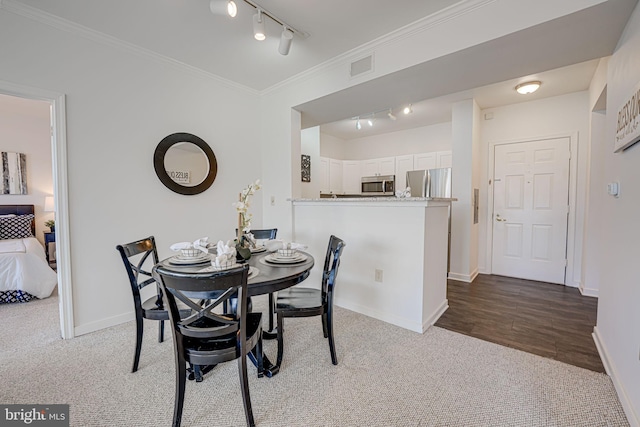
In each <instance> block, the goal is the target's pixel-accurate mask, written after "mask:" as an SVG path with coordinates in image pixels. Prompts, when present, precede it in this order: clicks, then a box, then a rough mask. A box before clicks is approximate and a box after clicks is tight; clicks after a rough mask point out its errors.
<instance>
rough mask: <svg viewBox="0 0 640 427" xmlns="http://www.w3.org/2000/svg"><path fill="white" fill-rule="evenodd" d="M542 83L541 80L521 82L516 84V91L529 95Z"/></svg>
mask: <svg viewBox="0 0 640 427" xmlns="http://www.w3.org/2000/svg"><path fill="white" fill-rule="evenodd" d="M541 84H542V83H540V82H539V81H534V82H526V83H521V84H519V85H518V86H516V92H518V93H520V94H522V95H527V94H529V93H533V92H535V91H537V90H538V88H539V87H540V85H541Z"/></svg>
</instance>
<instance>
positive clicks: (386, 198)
mask: <svg viewBox="0 0 640 427" xmlns="http://www.w3.org/2000/svg"><path fill="white" fill-rule="evenodd" d="M287 200H288V201H291V202H329V203H331V202H455V201H457V200H458V199H456V198H439V197H395V196H382V197H361V196H359V197H348V196H342V197H335V198H334V197H323V198H317V199H287Z"/></svg>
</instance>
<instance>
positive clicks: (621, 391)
mask: <svg viewBox="0 0 640 427" xmlns="http://www.w3.org/2000/svg"><path fill="white" fill-rule="evenodd" d="M592 336H593V341H594V342H595V344H596V348H597V349H598V354H600V359H602V364H603V365H604V369H605V371H607V375H609V376H610V377H611V381H612V382H613V386H614V387H615V389H616V393H618V399H619V400H620V403H621V404H622V409H624V413H625V415H626V416H627V420H628V421H629V425H630V426H631V427H640V417H638V414H636V412H635V410H634V409H633V405H632V404H631V401H630V400H629V396H627V393H626V390H625V388H624V385H623V384H622V383H621V382H620V376H619V375H618V372H617V370H616V368H615V365H614V364H613V362H612V360H611V358H610V357H609V354H608V352H607V348H606V347H605V345H604V342H603V341H602V338H601V337H600V332H599V331H598V327H597V326H596V327H594V328H593V334H592Z"/></svg>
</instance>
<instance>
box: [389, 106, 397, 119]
mask: <svg viewBox="0 0 640 427" xmlns="http://www.w3.org/2000/svg"><path fill="white" fill-rule="evenodd" d="M387 116H389V118H390V119H391V120H393V121H395V120H396V116H394V115H393V113H392V112H391V108H389V112H388V113H387Z"/></svg>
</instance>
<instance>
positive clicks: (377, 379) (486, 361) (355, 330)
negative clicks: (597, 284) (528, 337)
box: [0, 298, 628, 427]
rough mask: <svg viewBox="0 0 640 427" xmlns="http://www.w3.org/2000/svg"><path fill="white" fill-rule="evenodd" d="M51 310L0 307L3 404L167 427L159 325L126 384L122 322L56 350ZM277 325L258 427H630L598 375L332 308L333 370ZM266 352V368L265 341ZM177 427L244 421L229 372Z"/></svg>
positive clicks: (190, 401) (128, 345)
mask: <svg viewBox="0 0 640 427" xmlns="http://www.w3.org/2000/svg"><path fill="white" fill-rule="evenodd" d="M57 302H58V301H57V298H50V299H47V300H42V301H33V302H30V303H27V304H22V305H12V306H8V305H3V306H0V318H1V319H2V330H1V331H0V342H1V343H2V346H1V349H0V378H1V379H2V380H1V383H0V403H3V404H9V403H22V404H34V403H38V404H54V403H68V404H70V405H71V410H70V412H71V425H73V426H127V427H128V426H154V427H155V426H164V425H167V426H168V425H170V424H171V419H172V411H173V397H174V362H173V353H172V342H171V341H170V340H169V341H165V342H164V343H162V344H159V343H158V342H157V341H156V337H157V328H156V323H154V322H150V321H147V322H145V324H146V325H145V334H146V335H145V340H144V343H143V348H142V357H141V361H140V370H139V371H138V372H137V373H135V374H131V373H130V369H131V363H132V359H133V349H134V334H135V332H134V325H133V323H132V322H130V323H128V324H124V325H120V326H116V327H112V328H109V329H107V330H103V331H99V332H96V333H93V334H89V335H85V336H81V337H78V338H76V339H73V340H67V341H63V340H61V339H59V338H58V337H59V332H58V331H59V325H58V323H59V322H58V317H57V316H58V311H57V310H58V306H57ZM255 305H256V306H259V308H263V307H264V301H261V300H260V299H258V301H256V303H255ZM285 326H286V335H285V339H286V341H285V342H286V349H285V360H284V363H283V366H282V370H281V373H280V374H279V375H277V376H275V377H274V378H271V379H269V378H261V379H258V378H257V377H256V376H255V369H254V368H253V367H252V366H250V372H251V374H252V376H251V379H250V389H251V396H252V402H253V408H254V415H255V419H256V424H257V425H258V426H264V427H266V426H292V427H294V426H380V427H383V426H384V427H387V426H403V427H404V426H456V427H457V426H483V427H484V426H580V427H589V426H594V427H595V426H598V427H599V426H627V425H628V423H627V421H626V418H625V416H624V413H623V410H622V407H621V405H620V402H619V401H618V398H617V396H616V393H615V390H614V387H613V385H612V382H611V380H610V378H609V377H608V376H606V375H604V374H600V373H596V372H592V371H588V370H586V369H582V368H578V367H574V366H570V365H567V364H564V363H561V362H558V361H554V360H551V359H546V358H542V357H539V356H535V355H531V354H528V353H524V352H521V351H518V350H514V349H511V348H507V347H502V346H499V345H496V344H492V343H488V342H485V341H481V340H478V339H475V338H471V337H468V336H465V335H461V334H457V333H454V332H450V331H447V330H444V329H440V328H437V327H432V328H430V329H429V330H428V331H427V332H426V333H425V334H424V335H419V334H416V333H413V332H409V331H407V330H404V329H401V328H398V327H395V326H392V325H389V324H387V323H384V322H380V321H377V320H374V319H371V318H368V317H365V316H363V315H360V314H356V313H353V312H351V311H347V310H343V309H339V308H337V309H336V334H337V339H336V344H337V352H338V361H339V365H338V366H333V365H332V364H331V359H330V356H329V348H328V344H327V342H326V340H324V339H323V337H322V327H321V325H320V320H319V319H318V318H312V319H286V320H285ZM167 336H168V335H167ZM266 351H267V352H268V354H270V355H273V356H274V358H275V342H266ZM183 425H184V426H210V427H211V426H243V425H245V421H244V413H243V407H242V400H241V397H240V394H239V383H238V375H237V363H236V362H231V363H227V364H225V365H223V366H218V367H216V368H215V369H214V370H213V371H212V372H211V373H210V374H208V375H207V376H206V377H205V380H204V382H202V383H198V384H196V383H195V382H188V383H187V393H186V400H185V415H184V417H183Z"/></svg>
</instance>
